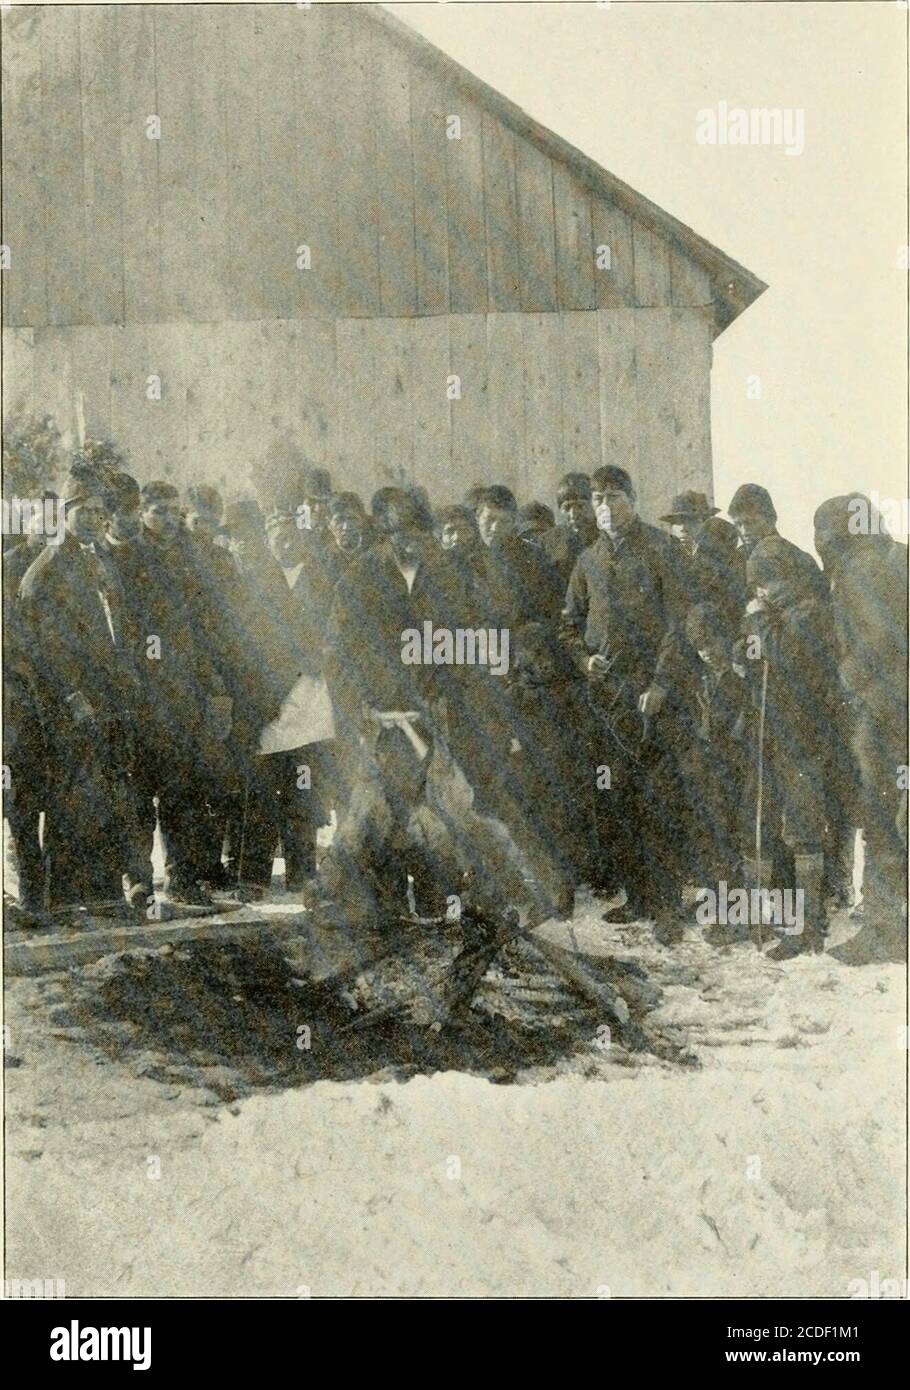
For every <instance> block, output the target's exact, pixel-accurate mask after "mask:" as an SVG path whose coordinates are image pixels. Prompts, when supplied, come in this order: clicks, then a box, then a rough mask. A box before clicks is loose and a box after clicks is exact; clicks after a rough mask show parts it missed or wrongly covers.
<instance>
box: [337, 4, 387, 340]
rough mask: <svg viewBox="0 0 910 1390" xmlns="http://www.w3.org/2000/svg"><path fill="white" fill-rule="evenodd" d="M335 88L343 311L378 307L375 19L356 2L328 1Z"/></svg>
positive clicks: (360, 312) (364, 312) (370, 312)
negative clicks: (340, 150)
mask: <svg viewBox="0 0 910 1390" xmlns="http://www.w3.org/2000/svg"><path fill="white" fill-rule="evenodd" d="M329 20H330V25H331V28H330V35H331V44H330V51H329V62H330V65H331V66H330V72H331V73H332V74H333V81H332V84H331V86H330V87H329V89H328V91H329V92H330V93H331V96H332V101H333V109H334V111H335V125H336V129H337V130H338V131H339V132H341V131H343V132H344V158H343V161H341V162H340V163H339V165H338V169H337V193H338V222H337V226H336V231H335V235H336V240H337V245H338V286H339V293H340V298H339V312H341V313H342V314H344V315H345V316H346V317H350V318H358V317H361V316H364V317H375V316H376V315H377V314H378V313H379V209H378V188H377V182H376V118H375V109H374V104H375V93H374V88H373V82H372V73H371V71H370V68H371V63H372V46H371V39H372V36H373V29H372V21H371V20H370V19H369V17H368V16H366V15H363V14H360V13H359V12H358V10H357V7H356V6H354V5H337V6H335V5H333V6H331V7H329Z"/></svg>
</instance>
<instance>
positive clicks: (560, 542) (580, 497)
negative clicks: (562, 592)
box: [540, 473, 597, 584]
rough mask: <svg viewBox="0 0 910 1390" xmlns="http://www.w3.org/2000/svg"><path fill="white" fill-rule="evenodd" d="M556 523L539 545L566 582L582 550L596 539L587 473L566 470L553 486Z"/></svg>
mask: <svg viewBox="0 0 910 1390" xmlns="http://www.w3.org/2000/svg"><path fill="white" fill-rule="evenodd" d="M556 506H557V508H558V510H559V525H558V526H554V527H553V529H552V530H551V531H548V532H547V533H546V535H545V536H543V537H542V539H541V542H540V545H541V549H542V550H543V553H544V554H545V555H546V557H547V559H548V560H549V561H550V563H551V564H552V565H553V566H554V567H555V568H556V570H557V571H558V572H559V576H560V578H561V579H562V582H563V584H568V582H569V580H570V579H571V577H572V571H573V569H574V568H575V561H576V560H577V559H578V557H579V555H580V554H581V552H582V551H583V550H584V549H585V548H586V547H587V546H589V545H593V543H594V541H596V540H597V521H596V520H595V517H594V508H593V507H592V506H591V479H590V478H589V477H588V475H587V473H566V475H565V476H564V477H563V478H560V480H559V486H558V487H557V489H556Z"/></svg>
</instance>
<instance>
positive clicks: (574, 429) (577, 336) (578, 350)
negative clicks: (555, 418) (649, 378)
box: [559, 311, 601, 473]
mask: <svg viewBox="0 0 910 1390" xmlns="http://www.w3.org/2000/svg"><path fill="white" fill-rule="evenodd" d="M559 319H560V330H561V336H562V352H561V354H560V362H561V364H562V457H563V467H564V469H565V471H566V472H567V473H568V472H569V471H572V472H579V473H590V472H591V471H592V470H593V469H595V468H599V467H600V457H601V448H600V380H599V378H600V368H599V363H598V346H597V315H596V314H595V313H591V312H587V313H586V312H583V311H574V312H573V311H569V312H564V313H561V314H560V316H559Z"/></svg>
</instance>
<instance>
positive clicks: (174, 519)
mask: <svg viewBox="0 0 910 1390" xmlns="http://www.w3.org/2000/svg"><path fill="white" fill-rule="evenodd" d="M142 524H143V526H144V527H145V528H146V530H147V531H151V533H152V535H153V536H157V537H158V539H159V540H163V541H166V540H172V539H173V538H174V536H176V535H177V532H178V531H179V530H180V499H179V498H177V497H159V498H156V499H155V501H154V502H148V503H146V505H145V506H144V507H143V509H142Z"/></svg>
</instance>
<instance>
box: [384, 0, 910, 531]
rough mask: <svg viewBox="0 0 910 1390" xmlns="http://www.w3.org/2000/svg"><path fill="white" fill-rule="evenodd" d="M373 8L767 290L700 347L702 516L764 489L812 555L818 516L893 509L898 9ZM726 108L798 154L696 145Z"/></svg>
mask: <svg viewBox="0 0 910 1390" xmlns="http://www.w3.org/2000/svg"><path fill="white" fill-rule="evenodd" d="M386 8H387V9H389V10H391V11H392V13H393V14H395V15H397V17H398V18H399V19H401V20H403V21H404V22H405V23H407V24H410V25H411V26H412V27H413V28H415V29H417V30H419V31H420V32H421V33H422V34H424V35H425V36H426V37H427V38H428V39H430V40H431V41H432V42H433V43H435V44H436V45H437V46H438V47H439V48H441V49H443V50H444V51H445V52H446V53H449V54H450V55H451V56H452V57H453V58H455V59H456V60H457V61H458V62H460V63H462V64H463V65H464V66H465V67H467V68H469V69H470V70H471V71H472V72H474V73H476V74H477V76H478V77H481V78H483V79H484V80H485V81H486V82H489V83H490V84H491V85H492V86H494V87H496V88H498V89H499V90H500V91H501V92H503V93H505V95H506V96H508V97H511V99H512V100H513V101H515V102H517V103H518V105H519V106H521V107H523V108H524V109H525V110H526V111H527V112H528V113H529V114H531V115H532V116H534V117H535V118H536V119H537V120H539V121H541V122H542V123H543V124H544V125H547V126H549V127H550V129H551V130H554V131H556V132H557V133H558V134H559V135H562V136H563V137H564V138H565V139H567V140H570V141H571V142H572V144H573V145H576V146H577V147H578V148H579V149H581V150H583V151H584V152H585V153H586V154H588V155H590V156H592V157H593V158H594V159H596V160H597V161H598V162H599V163H600V164H602V165H603V166H604V167H605V168H607V169H609V170H610V171H611V172H612V173H614V174H616V175H618V176H619V177H620V178H621V179H623V180H625V182H627V183H629V184H631V185H632V187H634V188H636V189H638V190H639V191H640V192H641V193H644V194H645V195H647V197H649V198H651V199H653V200H654V201H655V202H656V203H659V204H660V205H661V206H662V207H664V208H666V209H667V211H668V212H671V213H673V214H674V215H675V216H676V217H678V218H680V219H681V220H682V221H683V222H687V223H688V224H689V225H690V226H691V227H692V228H694V230H695V231H697V232H699V233H700V234H701V235H702V236H705V237H707V239H708V240H709V241H712V242H714V243H715V245H717V246H719V247H720V248H721V249H722V250H724V251H726V252H727V253H728V254H729V255H731V256H733V257H734V258H735V259H736V260H738V261H740V262H741V263H742V264H743V265H745V266H747V267H748V268H749V269H750V270H752V271H754V272H755V274H756V275H758V276H760V277H761V278H762V279H763V280H765V281H766V282H767V283H768V285H769V286H770V288H769V289H768V290H767V291H766V293H765V294H764V295H762V297H761V298H760V299H759V300H758V301H757V302H756V303H755V304H754V305H753V306H752V307H751V308H750V309H747V310H746V311H745V313H744V314H742V315H741V316H740V318H738V319H737V320H736V322H735V323H733V324H732V325H731V327H730V328H728V329H727V330H726V332H725V333H724V334H723V336H722V337H720V338H719V339H718V340H717V341H716V343H715V345H714V370H713V374H712V432H713V445H714V473H715V483H716V493H717V502H718V505H720V506H724V505H725V504H726V503H727V502H728V501H729V499H730V496H731V495H732V492H733V490H734V488H735V487H736V486H737V485H738V484H739V483H741V482H748V481H753V482H762V483H764V484H765V486H767V487H768V488H769V490H770V491H771V493H772V496H773V497H774V499H775V501H776V503H777V509H778V512H779V515H780V522H779V524H780V528H781V530H782V531H783V532H784V534H785V535H788V536H790V537H791V539H793V540H795V541H797V542H798V543H800V544H803V545H807V546H811V543H812V513H813V511H814V509H815V507H816V506H817V505H818V503H819V502H821V501H823V500H824V498H825V497H828V496H831V495H832V494H834V493H838V492H844V491H848V490H850V489H852V488H860V489H862V490H864V491H866V492H870V491H872V490H873V489H874V490H876V491H877V492H878V493H879V495H880V496H882V497H891V498H895V499H899V498H903V497H905V496H906V494H907V285H908V275H907V271H906V269H901V268H900V267H899V265H898V255H899V250H900V248H901V247H902V246H903V245H904V244H905V243H906V241H907V231H906V226H907V212H906V205H907V155H906V139H907V136H906V121H907V115H906V111H907V108H906V61H907V21H908V11H907V8H906V6H902V5H900V4H897V3H895V0H862V2H861V3H852V2H851V3H818V4H816V3H803V0H785V2H784V3H773V2H772V3H745V0H743V2H742V3H740V2H739V0H731V2H730V3H727V2H726V0H720V2H719V3H704V0H693V2H692V3H688V0H682V2H681V3H645V2H644V0H635V2H634V3H620V0H612V3H611V4H610V5H609V6H608V7H607V8H600V7H599V6H598V5H596V4H595V3H593V2H592V3H589V4H575V3H562V4H552V3H470V4H468V3H458V2H457V0H447V3H416V4H389V5H387V6H386ZM722 101H723V102H726V103H727V104H728V107H734V106H738V107H750V108H751V107H762V108H764V107H781V108H791V109H792V108H801V109H802V110H804V112H805V150H804V152H803V153H802V154H801V155H798V156H790V155H787V154H785V152H784V150H783V148H781V147H777V148H775V147H759V146H748V145H746V146H741V145H736V146H730V145H728V146H726V147H722V146H719V145H718V146H710V145H699V144H697V143H696V140H695V130H696V113H697V112H698V111H699V110H700V109H703V108H706V107H714V108H716V107H717V105H718V103H720V102H722ZM752 375H757V376H758V377H759V378H760V380H761V399H760V400H750V399H748V398H747V395H746V389H747V387H746V383H747V378H748V377H749V376H752Z"/></svg>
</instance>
